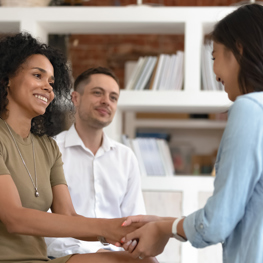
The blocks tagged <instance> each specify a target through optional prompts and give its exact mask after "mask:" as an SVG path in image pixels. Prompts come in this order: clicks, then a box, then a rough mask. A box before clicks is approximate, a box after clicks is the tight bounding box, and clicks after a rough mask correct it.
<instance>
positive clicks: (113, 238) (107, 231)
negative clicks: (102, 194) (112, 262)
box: [102, 217, 145, 245]
mask: <svg viewBox="0 0 263 263" xmlns="http://www.w3.org/2000/svg"><path fill="white" fill-rule="evenodd" d="M126 220H127V218H125V217H123V218H114V219H105V221H104V222H103V224H102V227H103V229H102V236H104V237H105V238H106V241H107V242H109V243H111V244H113V245H115V244H116V243H118V242H120V241H121V239H122V238H123V237H124V236H126V235H127V234H128V233H131V232H133V231H135V230H136V229H138V228H140V227H141V226H143V225H144V224H145V223H144V222H140V221H136V222H135V221H134V222H133V223H130V224H129V225H127V226H125V227H124V226H123V222H125V221H126ZM129 222H130V221H129Z"/></svg>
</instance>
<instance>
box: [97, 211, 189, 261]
mask: <svg viewBox="0 0 263 263" xmlns="http://www.w3.org/2000/svg"><path fill="white" fill-rule="evenodd" d="M107 220H108V222H107V224H106V225H107V226H108V228H107V229H106V231H105V232H104V233H105V234H103V236H104V237H100V238H99V240H100V241H101V242H102V243H104V244H105V243H106V242H108V243H111V244H113V245H115V246H117V247H123V248H124V249H125V250H126V251H128V252H129V253H131V256H132V257H133V258H134V259H136V258H139V259H143V258H145V257H154V256H157V255H159V254H161V253H162V252H163V250H164V248H165V246H166V244H167V242H168V241H169V239H170V238H171V237H175V238H177V239H179V240H180V241H186V238H185V233H184V231H183V220H184V219H183V218H182V219H180V220H176V218H171V217H158V216H153V215H137V216H129V217H127V218H119V219H107ZM174 223H176V225H175V224H174ZM177 233H178V234H177Z"/></svg>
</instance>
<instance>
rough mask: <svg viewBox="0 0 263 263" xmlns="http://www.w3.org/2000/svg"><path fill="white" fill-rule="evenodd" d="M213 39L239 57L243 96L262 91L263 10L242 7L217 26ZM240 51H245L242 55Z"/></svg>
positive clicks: (256, 5) (239, 80)
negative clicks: (240, 48)
mask: <svg viewBox="0 0 263 263" xmlns="http://www.w3.org/2000/svg"><path fill="white" fill-rule="evenodd" d="M211 38H212V40H214V41H215V42H218V43H221V44H223V45H224V46H226V47H227V48H228V49H229V50H231V51H232V52H233V54H234V56H235V57H236V59H237V61H238V63H239V65H240V72H239V76H238V82H239V86H240V91H241V92H242V93H243V94H246V93H249V92H251V91H263V85H262V83H263V6H262V5H259V4H248V5H244V6H241V7H239V8H238V9H237V10H235V11H234V12H232V13H230V14H229V15H227V16H226V17H225V18H223V19H222V20H221V21H219V22H218V23H217V24H216V25H215V28H214V30H213V32H212V33H211ZM239 47H242V49H243V52H242V54H241V53H240V50H239Z"/></svg>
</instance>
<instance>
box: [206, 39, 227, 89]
mask: <svg viewBox="0 0 263 263" xmlns="http://www.w3.org/2000/svg"><path fill="white" fill-rule="evenodd" d="M212 58H213V57H212V47H211V42H207V43H206V44H204V45H203V46H202V61H201V70H202V83H203V90H224V86H223V84H222V83H221V82H218V81H217V80H216V75H215V73H214V71H213V64H214V61H213V60H212Z"/></svg>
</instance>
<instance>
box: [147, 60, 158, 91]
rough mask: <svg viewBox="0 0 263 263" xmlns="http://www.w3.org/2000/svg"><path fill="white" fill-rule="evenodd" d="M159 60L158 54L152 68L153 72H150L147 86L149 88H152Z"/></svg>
mask: <svg viewBox="0 0 263 263" xmlns="http://www.w3.org/2000/svg"><path fill="white" fill-rule="evenodd" d="M159 60H160V55H159V56H158V57H157V60H156V63H155V66H154V69H153V73H152V75H151V78H150V81H149V88H148V89H149V90H152V89H153V83H154V79H155V77H156V71H157V67H158V63H159Z"/></svg>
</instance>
